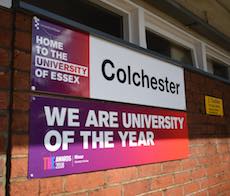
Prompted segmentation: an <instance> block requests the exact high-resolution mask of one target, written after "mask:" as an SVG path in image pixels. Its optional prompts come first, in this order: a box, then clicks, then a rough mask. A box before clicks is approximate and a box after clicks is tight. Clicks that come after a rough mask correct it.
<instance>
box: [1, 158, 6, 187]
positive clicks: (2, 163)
mask: <svg viewBox="0 0 230 196" xmlns="http://www.w3.org/2000/svg"><path fill="white" fill-rule="evenodd" d="M4 170H5V161H4V159H3V158H0V177H2V176H3V172H4ZM0 183H1V181H0Z"/></svg>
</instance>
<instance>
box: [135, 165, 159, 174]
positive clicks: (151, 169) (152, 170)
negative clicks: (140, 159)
mask: <svg viewBox="0 0 230 196" xmlns="http://www.w3.org/2000/svg"><path fill="white" fill-rule="evenodd" d="M161 172H162V171H161V164H160V163H158V164H148V165H143V166H139V167H138V174H139V176H140V177H145V176H154V175H157V174H160V173H161Z"/></svg>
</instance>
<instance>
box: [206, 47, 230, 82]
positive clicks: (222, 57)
mask: <svg viewBox="0 0 230 196" xmlns="http://www.w3.org/2000/svg"><path fill="white" fill-rule="evenodd" d="M205 49H206V64H207V61H208V59H211V60H214V61H217V62H219V63H223V64H224V66H226V67H227V69H228V73H227V74H228V78H229V79H228V80H230V57H229V56H227V55H226V54H225V53H223V52H221V51H219V50H217V49H215V48H214V47H212V46H210V45H206V46H205ZM206 71H207V72H208V73H211V74H213V75H214V73H213V70H209V69H208V66H207V70H206ZM214 76H216V75H214ZM217 77H220V76H217ZM226 80H227V79H226Z"/></svg>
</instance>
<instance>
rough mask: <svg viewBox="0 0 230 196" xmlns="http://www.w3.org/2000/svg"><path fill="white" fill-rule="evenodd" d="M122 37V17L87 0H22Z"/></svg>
mask: <svg viewBox="0 0 230 196" xmlns="http://www.w3.org/2000/svg"><path fill="white" fill-rule="evenodd" d="M24 1H25V2H27V3H29V4H32V5H35V6H37V7H40V8H42V9H46V10H48V11H50V12H53V13H56V14H58V15H61V16H64V17H66V18H69V19H72V20H74V21H77V22H79V23H82V24H84V25H87V26H90V27H92V28H95V29H97V30H100V31H103V32H105V33H108V34H111V35H113V36H116V37H119V38H122V39H123V17H122V16H120V15H118V14H116V13H114V12H112V11H110V10H107V9H105V8H103V7H101V6H99V5H97V4H94V3H92V2H90V1H87V0H48V1H45V0H24Z"/></svg>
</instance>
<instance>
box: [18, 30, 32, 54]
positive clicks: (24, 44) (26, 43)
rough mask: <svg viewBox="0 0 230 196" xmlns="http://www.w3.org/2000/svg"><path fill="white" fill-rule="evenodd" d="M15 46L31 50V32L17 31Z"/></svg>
mask: <svg viewBox="0 0 230 196" xmlns="http://www.w3.org/2000/svg"><path fill="white" fill-rule="evenodd" d="M15 47H16V48H17V49H22V50H26V51H30V50H31V34H30V33H27V32H23V31H16V38H15Z"/></svg>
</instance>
